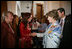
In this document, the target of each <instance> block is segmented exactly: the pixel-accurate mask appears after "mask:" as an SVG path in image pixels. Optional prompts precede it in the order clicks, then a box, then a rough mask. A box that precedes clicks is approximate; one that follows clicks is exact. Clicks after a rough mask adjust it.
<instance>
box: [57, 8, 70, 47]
mask: <svg viewBox="0 0 72 49" xmlns="http://www.w3.org/2000/svg"><path fill="white" fill-rule="evenodd" d="M58 14H59V17H60V25H61V27H62V35H63V36H62V38H61V42H60V46H59V48H70V47H71V15H68V16H65V10H64V8H59V9H58Z"/></svg>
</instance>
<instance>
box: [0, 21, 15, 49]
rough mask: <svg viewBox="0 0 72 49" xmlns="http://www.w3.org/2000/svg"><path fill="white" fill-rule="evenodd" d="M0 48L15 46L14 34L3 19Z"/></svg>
mask: <svg viewBox="0 0 72 49" xmlns="http://www.w3.org/2000/svg"><path fill="white" fill-rule="evenodd" d="M1 48H15V35H14V34H13V32H12V30H11V29H10V27H9V26H8V24H7V23H6V22H5V21H4V22H2V24H1Z"/></svg>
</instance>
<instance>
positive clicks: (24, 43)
mask: <svg viewBox="0 0 72 49" xmlns="http://www.w3.org/2000/svg"><path fill="white" fill-rule="evenodd" d="M31 20H32V15H28V16H24V17H23V19H22V22H21V23H20V27H19V28H20V41H21V43H20V46H21V48H31V36H30V33H31V28H30V24H29V22H31Z"/></svg>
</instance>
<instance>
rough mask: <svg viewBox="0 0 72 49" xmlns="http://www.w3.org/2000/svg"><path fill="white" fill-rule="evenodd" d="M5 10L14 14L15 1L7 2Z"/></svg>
mask: <svg viewBox="0 0 72 49" xmlns="http://www.w3.org/2000/svg"><path fill="white" fill-rule="evenodd" d="M7 8H8V11H12V12H13V13H14V14H16V1H7Z"/></svg>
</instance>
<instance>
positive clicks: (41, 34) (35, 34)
mask: <svg viewBox="0 0 72 49" xmlns="http://www.w3.org/2000/svg"><path fill="white" fill-rule="evenodd" d="M43 35H44V33H31V36H37V37H43Z"/></svg>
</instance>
